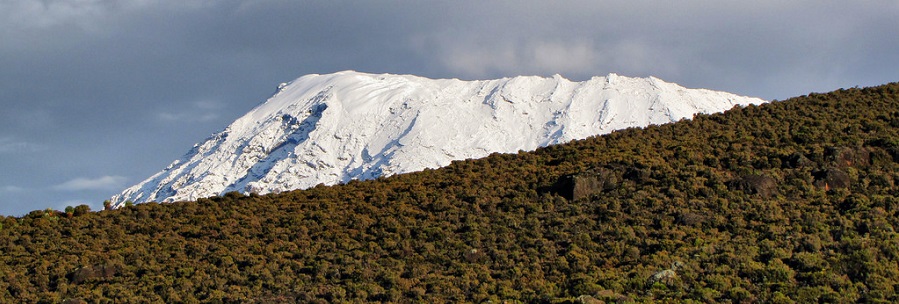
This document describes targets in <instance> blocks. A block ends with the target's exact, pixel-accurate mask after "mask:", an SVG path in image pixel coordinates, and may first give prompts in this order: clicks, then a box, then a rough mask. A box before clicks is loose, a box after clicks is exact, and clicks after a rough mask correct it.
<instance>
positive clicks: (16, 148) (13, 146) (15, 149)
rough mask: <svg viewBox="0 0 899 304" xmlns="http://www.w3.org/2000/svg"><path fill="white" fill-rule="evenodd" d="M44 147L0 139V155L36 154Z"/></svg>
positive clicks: (10, 139) (6, 138) (9, 139)
mask: <svg viewBox="0 0 899 304" xmlns="http://www.w3.org/2000/svg"><path fill="white" fill-rule="evenodd" d="M43 149H44V147H43V146H41V145H39V144H35V143H30V142H25V141H18V140H15V139H14V138H11V137H3V138H0V153H20V152H26V153H27V152H38V151H41V150H43Z"/></svg>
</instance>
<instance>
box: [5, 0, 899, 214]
mask: <svg viewBox="0 0 899 304" xmlns="http://www.w3.org/2000/svg"><path fill="white" fill-rule="evenodd" d="M785 3H786V4H785ZM897 16H899V1H894V0H888V1H876V0H872V1H820V0H815V1H811V0H809V1H633V0H629V1H542V0H541V1H530V0H527V1H523V0H515V1H483V0H477V1H459V0H453V1H440V2H437V1H420V0H414V1H413V0H409V1H334V0H330V1H288V0H284V1H276V0H247V1H228V0H221V1H215V0H157V1H153V0H123V1H118V0H0V214H2V215H15V216H20V215H23V214H25V213H27V212H29V211H31V210H36V209H45V208H48V207H50V208H54V209H59V210H61V209H63V208H65V206H68V205H71V206H76V205H79V204H88V205H90V206H91V207H92V209H93V210H98V209H101V208H102V201H103V200H105V199H107V198H108V197H110V196H111V195H113V194H115V193H118V192H119V191H121V190H123V189H124V188H125V187H127V186H130V185H132V184H135V183H138V182H140V181H142V180H143V179H145V178H147V177H149V176H150V175H152V174H153V173H156V172H158V171H160V170H161V169H163V168H164V167H166V166H167V165H168V164H169V163H170V162H171V161H173V160H175V159H176V158H178V157H180V156H181V155H183V154H184V153H186V152H187V151H188V150H189V149H190V148H191V146H192V145H193V144H194V143H197V142H199V141H201V140H203V139H205V138H206V137H207V136H209V135H210V134H212V133H214V132H217V131H220V130H221V129H223V128H224V127H225V126H227V125H228V124H229V123H230V122H231V121H233V120H234V119H236V118H237V117H239V116H241V115H243V114H244V113H246V112H247V111H249V110H250V109H251V108H253V107H254V106H255V105H257V104H259V103H260V102H262V101H264V100H265V99H266V98H267V97H269V96H270V94H272V93H273V92H274V91H275V89H276V87H277V85H278V84H279V83H281V82H286V81H290V80H293V79H295V78H297V77H299V76H302V75H304V74H311V73H316V74H324V73H332V72H336V71H341V70H357V71H362V72H370V73H394V74H416V75H421V76H425V77H431V78H460V79H489V78H499V77H506V76H516V75H541V76H551V75H553V74H561V75H562V76H564V77H566V78H568V79H572V80H584V79H588V78H589V77H590V76H594V75H606V74H608V73H617V74H619V75H624V76H640V77H645V76H650V75H652V76H656V77H659V78H661V79H663V80H666V81H669V82H675V83H678V84H681V85H683V86H686V87H691V88H708V89H714V90H721V91H729V92H733V93H737V94H741V95H748V96H755V97H761V98H765V99H786V98H789V97H793V96H798V95H803V94H807V93H809V92H827V91H831V90H834V89H839V88H849V87H854V86H872V85H878V84H883V83H887V82H894V81H899V38H897V37H899V18H897Z"/></svg>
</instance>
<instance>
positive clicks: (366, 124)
mask: <svg viewBox="0 0 899 304" xmlns="http://www.w3.org/2000/svg"><path fill="white" fill-rule="evenodd" d="M763 102H765V101H764V100H761V99H758V98H749V97H743V96H737V95H734V94H730V93H724V92H716V91H710V90H701V89H686V88H683V87H681V86H678V85H676V84H673V83H667V82H664V81H662V80H659V79H657V78H654V77H650V78H630V77H624V76H618V75H617V74H614V73H611V74H608V75H607V76H605V77H602V76H597V77H593V78H591V79H590V80H587V81H583V82H574V81H570V80H568V79H565V78H564V77H562V76H561V75H554V76H552V77H549V78H546V77H539V76H518V77H512V78H502V79H495V80H477V81H462V80H458V79H428V78H424V77H419V76H414V75H392V74H368V73H361V72H356V71H349V70H348V71H340V72H336V73H332V74H323V75H319V74H310V75H305V76H302V77H300V78H297V79H296V80H294V81H291V82H287V83H283V84H281V85H279V86H278V90H277V91H276V92H275V94H274V95H273V96H272V97H270V98H269V99H268V100H266V101H265V102H264V103H262V104H260V105H258V106H257V107H255V108H254V109H252V110H251V111H250V112H249V113H247V114H246V115H244V116H243V117H241V118H239V119H237V120H236V121H234V122H233V123H232V124H231V125H229V126H228V127H227V128H225V129H224V130H223V131H222V132H219V133H216V134H213V135H212V136H210V137H209V138H207V139H206V140H205V141H204V142H202V143H199V144H197V145H195V146H194V147H193V149H191V150H190V151H189V152H188V153H187V154H185V155H184V156H183V157H182V158H180V159H178V160H176V161H175V162H173V163H172V164H171V165H169V166H168V167H167V168H166V169H165V170H163V171H161V172H159V173H157V174H155V175H153V176H151V177H150V178H148V179H147V180H145V181H143V182H141V183H140V184H137V185H135V186H132V187H130V188H128V189H126V190H125V191H123V192H122V193H121V194H119V195H116V196H114V197H113V198H112V201H113V203H114V204H115V205H116V206H120V205H122V204H124V202H125V201H133V202H147V201H160V202H172V201H179V200H194V199H197V198H201V197H208V196H214V195H219V194H222V193H225V192H230V191H240V192H244V193H248V192H253V193H259V194H264V193H270V192H281V191H288V190H294V189H303V188H308V187H312V186H315V185H317V184H320V183H324V184H336V183H342V182H347V181H349V180H352V179H372V178H376V177H379V176H386V175H392V174H398V173H405V172H413V171H419V170H422V169H425V168H437V167H441V166H445V165H448V164H449V163H450V162H451V161H453V160H462V159H469V158H480V157H484V156H486V155H489V154H490V153H494V152H500V153H509V152H517V151H519V150H534V149H536V148H538V147H541V146H546V145H551V144H557V143H563V142H568V141H571V140H575V139H583V138H586V137H589V136H593V135H599V134H606V133H609V132H611V131H614V130H618V129H623V128H628V127H643V126H646V125H649V124H662V123H668V122H674V121H677V120H680V119H683V118H691V117H692V116H693V115H694V114H696V113H711V112H719V111H723V110H727V109H730V108H732V107H733V106H736V105H747V104H760V103H763Z"/></svg>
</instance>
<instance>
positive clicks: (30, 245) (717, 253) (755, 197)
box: [0, 83, 899, 303]
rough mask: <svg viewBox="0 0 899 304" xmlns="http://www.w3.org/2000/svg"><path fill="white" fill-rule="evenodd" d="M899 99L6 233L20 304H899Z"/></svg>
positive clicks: (2, 243) (656, 130)
mask: <svg viewBox="0 0 899 304" xmlns="http://www.w3.org/2000/svg"><path fill="white" fill-rule="evenodd" d="M897 160H899V83H893V84H888V85H884V86H880V87H873V88H865V89H848V90H840V91H835V92H832V93H827V94H811V95H809V96H802V97H797V98H793V99H790V100H786V101H777V102H772V103H770V104H766V105H762V106H748V107H745V108H735V109H732V110H730V111H728V112H726V113H724V114H713V115H698V116H696V117H695V118H694V119H693V120H690V121H680V122H677V123H674V124H668V125H662V126H650V127H647V128H644V129H633V128H632V129H627V130H624V131H619V132H614V133H611V134H609V135H606V136H600V137H593V138H589V139H586V140H579V141H575V142H572V143H569V144H563V145H556V146H550V147H547V148H542V149H537V150H536V151H534V152H522V153H518V154H493V155H490V156H489V157H486V158H484V159H479V160H470V161H456V162H453V163H452V164H451V165H449V166H448V167H445V168H442V169H438V170H425V171H423V172H418V173H411V174H402V175H396V176H392V177H389V178H379V179H376V180H370V181H361V182H360V181H351V182H349V183H347V184H345V185H338V186H330V187H325V186H319V187H314V188H311V189H308V190H303V191H293V192H286V193H282V194H278V195H265V196H258V195H251V196H243V195H240V194H238V193H229V194H227V195H225V196H221V197H214V198H210V199H200V200H198V201H197V202H182V203H174V204H157V203H147V204H138V205H135V206H131V207H125V208H121V209H117V210H111V211H102V212H94V213H86V212H84V211H85V210H84V209H83V208H81V209H78V210H73V212H72V214H71V215H67V214H65V213H61V212H47V211H35V212H32V213H31V214H29V215H27V216H25V217H22V218H13V217H6V218H2V230H0V250H2V254H0V273H2V275H3V277H4V278H5V280H0V302H22V303H35V302H41V301H42V302H53V303H56V302H66V303H81V302H88V303H112V302H115V303H120V302H141V301H146V302H169V303H171V302H184V303H193V302H198V301H199V302H225V303H293V302H321V303H326V302H369V301H379V302H387V301H389V302H436V303H440V302H478V303H480V302H485V301H488V300H489V301H493V302H499V301H522V302H545V303H563V302H569V303H571V302H579V303H591V302H593V303H596V301H594V300H600V301H606V302H616V301H618V302H626V301H631V300H633V301H638V302H645V301H652V300H662V299H668V300H678V301H682V300H687V299H691V300H696V301H700V302H772V303H792V302H799V303H805V302H819V301H820V302H896V301H899V296H897V294H896V287H897V286H896V283H895V282H899V234H897V232H896V231H895V228H894V227H896V226H897V225H899V220H897V217H896V213H897V212H899V197H897V194H899V193H897V191H896V188H895V184H896V181H897V179H899V163H897Z"/></svg>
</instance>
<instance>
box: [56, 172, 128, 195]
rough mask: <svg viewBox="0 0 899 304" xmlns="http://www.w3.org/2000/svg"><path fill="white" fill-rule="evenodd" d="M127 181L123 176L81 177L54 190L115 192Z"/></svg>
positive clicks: (57, 186)
mask: <svg viewBox="0 0 899 304" xmlns="http://www.w3.org/2000/svg"><path fill="white" fill-rule="evenodd" d="M126 180H127V179H126V178H125V177H122V176H109V175H107V176H101V177H98V178H84V177H79V178H76V179H73V180H69V181H67V182H64V183H62V184H59V185H56V186H53V189H56V190H61V191H81V190H114V189H118V188H121V187H122V186H123V185H124V184H125V181H126Z"/></svg>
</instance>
